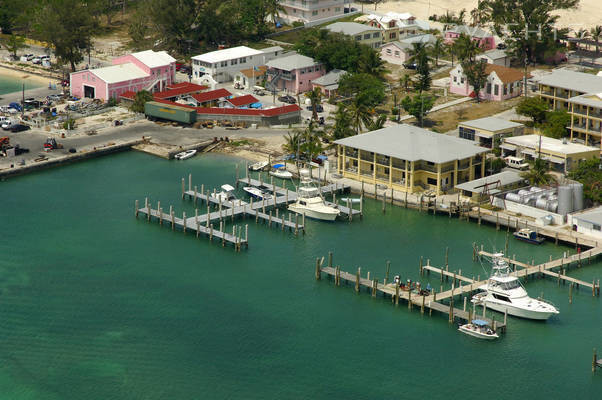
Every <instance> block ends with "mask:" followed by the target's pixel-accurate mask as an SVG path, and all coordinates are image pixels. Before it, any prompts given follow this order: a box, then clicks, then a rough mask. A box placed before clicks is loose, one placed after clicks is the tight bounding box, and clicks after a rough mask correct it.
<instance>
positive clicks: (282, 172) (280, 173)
mask: <svg viewBox="0 0 602 400" xmlns="http://www.w3.org/2000/svg"><path fill="white" fill-rule="evenodd" d="M270 175H272V176H273V177H276V178H280V179H292V177H293V174H292V173H291V172H289V171H287V170H286V165H284V164H275V165H272V170H271V171H270Z"/></svg>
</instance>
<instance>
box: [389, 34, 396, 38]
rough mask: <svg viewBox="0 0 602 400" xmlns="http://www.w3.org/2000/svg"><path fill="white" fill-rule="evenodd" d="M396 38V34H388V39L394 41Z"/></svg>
mask: <svg viewBox="0 0 602 400" xmlns="http://www.w3.org/2000/svg"><path fill="white" fill-rule="evenodd" d="M396 37H397V33H395V32H391V33H389V39H395V38H396Z"/></svg>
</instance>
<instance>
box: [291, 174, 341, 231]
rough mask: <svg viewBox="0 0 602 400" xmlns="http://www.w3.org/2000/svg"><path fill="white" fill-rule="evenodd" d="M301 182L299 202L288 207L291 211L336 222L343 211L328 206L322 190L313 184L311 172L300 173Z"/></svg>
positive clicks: (298, 191)
mask: <svg viewBox="0 0 602 400" xmlns="http://www.w3.org/2000/svg"><path fill="white" fill-rule="evenodd" d="M299 174H300V176H301V181H300V183H299V188H298V190H297V200H296V201H295V202H294V203H292V204H290V205H289V206H288V209H289V211H292V212H295V213H297V214H304V215H305V216H306V217H308V218H313V219H319V220H322V221H334V220H335V219H336V217H338V216H339V214H340V213H341V211H340V210H339V209H338V208H336V207H332V206H329V205H327V204H326V202H325V201H324V199H323V198H322V195H321V193H320V190H318V188H317V187H316V186H315V185H314V184H313V181H312V179H311V178H310V177H309V171H308V170H305V169H302V170H300V171H299Z"/></svg>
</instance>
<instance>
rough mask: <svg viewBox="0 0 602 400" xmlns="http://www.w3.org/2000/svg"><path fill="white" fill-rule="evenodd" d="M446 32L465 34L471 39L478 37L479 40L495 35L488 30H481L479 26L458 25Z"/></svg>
mask: <svg viewBox="0 0 602 400" xmlns="http://www.w3.org/2000/svg"><path fill="white" fill-rule="evenodd" d="M445 32H454V33H458V34H462V33H464V34H466V35H468V36H470V37H477V38H486V37H491V36H493V34H492V33H491V32H487V31H486V30H484V29H481V28H479V27H478V26H466V25H456V26H452V27H451V28H449V29H448V30H446V31H445Z"/></svg>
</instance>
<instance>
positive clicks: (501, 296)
mask: <svg viewBox="0 0 602 400" xmlns="http://www.w3.org/2000/svg"><path fill="white" fill-rule="evenodd" d="M503 256H504V255H503V254H502V253H496V254H494V255H493V257H492V258H491V262H492V271H491V276H490V277H489V279H488V280H487V283H486V284H485V285H483V286H481V287H479V290H481V291H482V292H480V293H477V294H476V295H474V296H473V297H472V300H471V301H472V302H473V303H475V304H477V305H484V306H486V307H487V308H490V309H492V310H495V311H499V312H501V313H503V312H506V311H507V312H508V314H509V315H513V316H515V317H520V318H526V319H536V320H547V319H548V318H550V317H551V316H552V315H555V314H558V313H559V312H558V310H557V309H556V307H554V306H553V305H552V304H550V303H548V302H546V301H543V300H541V299H533V298H531V297H529V295H528V294H527V291H526V290H525V288H524V287H523V286H522V285H521V283H520V280H519V279H518V278H517V277H516V276H513V275H512V274H511V272H510V267H509V266H508V263H507V262H506V260H504V258H503Z"/></svg>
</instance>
